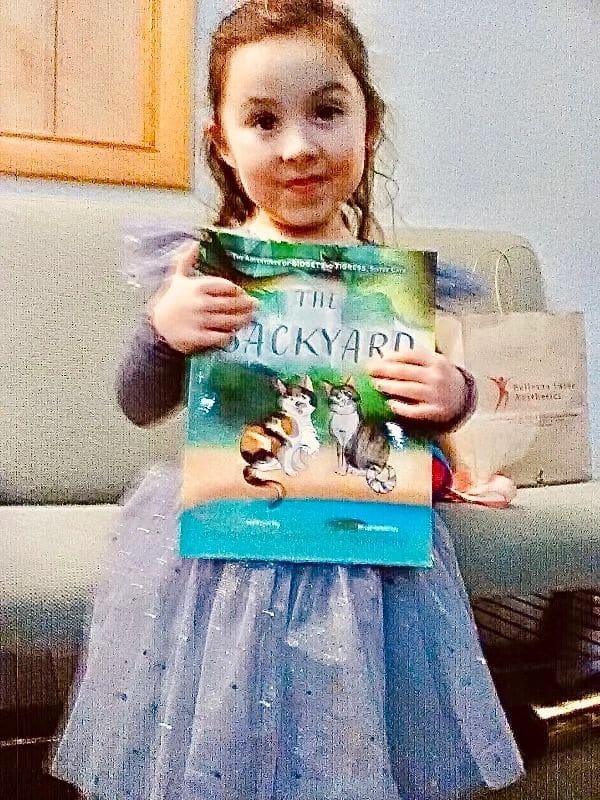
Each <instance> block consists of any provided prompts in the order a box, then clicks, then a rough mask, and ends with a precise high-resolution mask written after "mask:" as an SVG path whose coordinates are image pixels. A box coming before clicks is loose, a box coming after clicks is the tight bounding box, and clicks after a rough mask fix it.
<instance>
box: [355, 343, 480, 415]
mask: <svg viewBox="0 0 600 800" xmlns="http://www.w3.org/2000/svg"><path fill="white" fill-rule="evenodd" d="M366 369H367V372H368V373H369V375H370V376H371V378H372V379H373V383H374V384H375V387H376V388H377V389H378V390H379V391H380V392H381V393H382V394H385V395H386V396H387V397H388V404H389V406H390V408H391V409H392V411H393V412H394V414H396V415H397V416H399V417H403V418H404V419H410V420H414V421H415V422H431V423H444V422H448V421H449V420H451V419H454V418H455V417H457V416H458V415H459V414H460V412H461V411H462V409H463V408H464V405H465V401H466V391H467V385H466V382H465V379H464V377H463V374H462V372H461V371H460V370H459V369H458V368H457V367H455V366H454V364H452V363H451V362H450V361H449V360H448V359H447V358H446V356H444V355H442V354H441V353H431V352H430V351H428V350H422V349H420V348H415V349H413V350H410V349H408V348H406V349H404V350H401V351H399V352H395V353H386V354H385V356H383V358H377V359H371V360H370V361H369V362H368V363H367V365H366Z"/></svg>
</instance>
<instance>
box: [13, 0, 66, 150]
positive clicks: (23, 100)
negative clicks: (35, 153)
mask: <svg viewBox="0 0 600 800" xmlns="http://www.w3.org/2000/svg"><path fill="white" fill-rule="evenodd" d="M54 30H55V0H0V32H1V34H2V41H1V42H0V132H11V133H31V132H33V133H36V134H46V135H49V134H52V130H53V125H54V66H55V61H54Z"/></svg>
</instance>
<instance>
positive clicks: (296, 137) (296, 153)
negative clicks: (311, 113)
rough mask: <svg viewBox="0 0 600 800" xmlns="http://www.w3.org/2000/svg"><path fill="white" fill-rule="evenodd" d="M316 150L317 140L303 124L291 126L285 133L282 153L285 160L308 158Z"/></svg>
mask: <svg viewBox="0 0 600 800" xmlns="http://www.w3.org/2000/svg"><path fill="white" fill-rule="evenodd" d="M316 152H317V146H316V144H315V142H314V141H313V140H312V138H311V137H310V135H308V133H307V131H305V130H304V129H303V128H302V127H301V126H293V127H290V128H288V129H287V130H286V131H285V132H284V133H283V136H282V142H281V152H280V155H281V158H282V159H283V160H284V161H292V160H297V159H301V158H307V157H310V156H313V155H315V154H316Z"/></svg>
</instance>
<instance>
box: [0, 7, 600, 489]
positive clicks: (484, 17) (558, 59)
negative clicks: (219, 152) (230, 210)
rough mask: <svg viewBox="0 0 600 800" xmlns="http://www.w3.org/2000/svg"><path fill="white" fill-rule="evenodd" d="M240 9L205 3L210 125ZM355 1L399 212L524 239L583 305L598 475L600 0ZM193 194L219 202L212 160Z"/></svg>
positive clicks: (108, 192) (558, 300)
mask: <svg viewBox="0 0 600 800" xmlns="http://www.w3.org/2000/svg"><path fill="white" fill-rule="evenodd" d="M233 5H234V4H233V3H231V2H227V3H225V2H222V0H212V1H211V2H209V3H207V2H202V3H200V4H199V14H198V25H197V29H198V36H197V41H198V65H199V66H198V74H197V84H198V87H199V89H198V98H197V99H198V107H199V110H198V123H200V121H201V119H202V117H203V116H204V114H205V112H206V110H205V109H204V108H203V107H202V101H203V98H202V95H203V87H204V57H205V54H206V46H207V41H208V31H210V30H211V29H212V28H213V27H214V25H215V23H216V21H217V20H218V18H219V17H220V16H221V15H222V13H224V12H226V11H227V10H229V9H230V8H231V7H232V6H233ZM347 5H349V6H350V7H352V8H354V9H355V17H356V19H357V21H358V23H359V25H360V27H361V29H362V30H363V32H364V34H365V38H366V40H367V43H368V45H369V47H370V50H371V52H372V62H373V69H374V74H375V80H376V84H377V85H378V87H379V88H380V90H381V91H382V93H383V94H384V96H385V97H386V99H388V101H389V106H390V111H391V121H392V125H391V126H390V128H389V133H390V136H391V139H392V142H393V145H394V147H395V151H396V156H395V157H396V164H395V176H396V178H397V180H398V182H399V184H400V187H401V191H400V196H399V199H398V201H397V203H396V211H397V212H398V213H399V214H400V215H401V216H402V218H403V219H404V221H405V222H406V223H407V224H412V225H425V226H454V227H467V228H469V227H471V228H483V229H496V230H509V231H512V232H515V233H519V234H522V235H524V236H525V237H527V238H528V239H529V240H530V241H531V243H532V244H533V246H534V248H535V249H536V251H537V253H538V254H539V256H540V258H541V261H542V264H543V271H544V277H545V281H546V287H547V294H548V297H549V301H550V304H551V306H552V307H554V308H556V309H561V310H567V309H582V310H584V311H585V313H586V317H587V336H588V372H589V397H590V414H591V436H592V443H593V451H594V473H595V475H596V476H600V370H598V368H597V367H598V359H597V357H596V353H597V351H598V347H599V346H600V308H599V306H600V290H599V289H598V286H597V282H596V281H595V280H594V278H595V275H594V269H595V267H596V261H597V254H598V252H600V229H599V226H598V224H597V221H598V219H599V218H600V200H599V198H600V191H599V188H600V187H599V178H598V163H597V161H598V159H597V143H598V141H599V140H600V125H599V122H598V116H599V112H598V109H599V107H600V104H599V102H598V101H599V99H600V88H599V82H598V80H597V75H598V74H600V64H599V63H598V62H599V57H598V48H597V46H596V47H595V46H594V45H595V39H596V36H597V31H598V29H599V26H598V22H599V21H600V20H599V17H600V11H599V8H598V6H597V5H595V6H593V5H592V3H591V2H589V0H566V2H554V3H550V4H548V5H545V4H544V3H542V1H541V0H523V1H522V2H519V3H509V4H504V5H500V4H498V5H496V4H495V3H491V2H490V0H482V2H480V3H479V4H478V5H477V14H475V13H474V12H473V9H472V7H470V8H468V9H467V8H466V7H463V5H462V4H459V3H456V4H450V3H449V4H446V5H445V6H443V7H441V6H439V5H438V4H433V3H431V4H430V5H429V6H426V5H425V4H415V5H413V4H409V3H403V4H400V3H398V2H397V1H396V0H369V2H368V3H361V2H360V0H351V1H350V0H348V2H347ZM594 76H596V77H594ZM200 129H201V126H200V124H198V125H197V132H196V138H197V139H198V138H199V135H198V132H199V131H200ZM198 151H199V148H198ZM390 153H391V151H390V150H389V148H388V149H387V150H386V152H385V155H386V165H387V166H388V167H389V158H390V157H391V156H390ZM392 155H393V154H392ZM198 161H199V158H198ZM7 192H8V193H13V192H18V193H20V192H25V193H28V192H33V193H36V192H39V193H40V194H44V195H47V196H49V197H51V196H56V197H59V198H60V197H64V196H72V195H73V194H76V195H78V196H80V197H90V199H92V198H93V197H94V196H95V194H99V195H101V196H102V197H103V198H107V197H114V198H115V202H121V200H122V199H123V197H124V196H125V197H126V198H127V202H129V201H130V200H131V199H132V197H133V196H135V197H136V199H137V202H138V203H139V205H140V207H143V206H144V205H145V204H148V206H149V207H151V208H152V209H153V210H154V213H159V212H160V209H161V208H163V207H165V206H167V207H170V206H171V205H172V204H171V201H170V199H169V195H171V197H173V198H174V201H175V202H174V206H178V205H179V204H180V203H182V205H185V206H186V207H187V203H185V202H182V201H181V198H180V195H179V193H175V192H174V193H169V192H152V191H147V190H131V191H125V190H122V189H117V188H116V189H110V188H109V187H84V186H76V185H72V186H69V185H66V184H59V183H53V182H36V181H25V180H22V181H17V180H14V179H9V178H6V179H2V180H0V205H1V204H2V203H3V202H4V201H6V202H7V203H10V198H9V197H8V196H7ZM3 194H4V197H3ZM195 199H196V201H197V200H200V201H207V202H208V203H209V205H210V204H212V203H214V198H213V190H212V187H211V185H210V183H209V181H208V180H207V178H206V176H205V175H204V174H203V172H202V171H201V170H200V169H198V179H197V191H196V198H195ZM175 213H176V212H175ZM384 216H385V215H384Z"/></svg>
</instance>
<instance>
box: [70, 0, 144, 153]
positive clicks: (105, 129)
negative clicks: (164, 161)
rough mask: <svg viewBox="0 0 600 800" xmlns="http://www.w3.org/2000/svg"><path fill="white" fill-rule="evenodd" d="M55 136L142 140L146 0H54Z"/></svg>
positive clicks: (92, 139)
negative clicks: (55, 41) (85, 0)
mask: <svg viewBox="0 0 600 800" xmlns="http://www.w3.org/2000/svg"><path fill="white" fill-rule="evenodd" d="M57 4H58V15H57V17H58V21H57V67H56V134H57V136H58V137H60V138H67V139H79V140H83V141H100V142H114V143H127V144H138V145H141V144H143V143H144V82H145V81H144V77H145V76H144V53H143V49H142V42H143V37H142V35H141V34H142V26H143V22H144V16H145V15H146V14H147V13H148V12H149V11H150V12H151V8H152V6H151V4H149V3H148V2H146V0H127V1H126V2H123V0H97V2H81V0H57Z"/></svg>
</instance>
